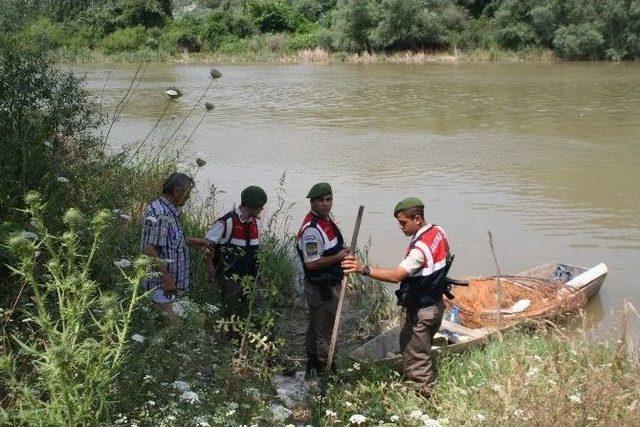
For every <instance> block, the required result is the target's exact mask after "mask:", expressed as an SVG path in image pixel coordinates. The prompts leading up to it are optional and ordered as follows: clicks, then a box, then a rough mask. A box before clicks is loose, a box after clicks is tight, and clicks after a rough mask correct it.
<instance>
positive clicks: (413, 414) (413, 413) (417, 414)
mask: <svg viewBox="0 0 640 427" xmlns="http://www.w3.org/2000/svg"><path fill="white" fill-rule="evenodd" d="M409 417H410V418H413V419H414V420H419V419H420V418H421V417H422V411H411V413H410V414H409Z"/></svg>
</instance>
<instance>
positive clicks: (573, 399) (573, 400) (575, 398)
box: [569, 393, 582, 404]
mask: <svg viewBox="0 0 640 427" xmlns="http://www.w3.org/2000/svg"><path fill="white" fill-rule="evenodd" d="M569 400H570V401H571V403H576V404H578V403H582V397H580V394H579V393H574V394H572V395H571V396H569Z"/></svg>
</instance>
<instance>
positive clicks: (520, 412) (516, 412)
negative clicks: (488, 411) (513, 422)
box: [513, 409, 524, 418]
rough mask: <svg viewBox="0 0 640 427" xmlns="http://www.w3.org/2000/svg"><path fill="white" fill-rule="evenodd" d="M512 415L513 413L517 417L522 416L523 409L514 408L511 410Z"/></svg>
mask: <svg viewBox="0 0 640 427" xmlns="http://www.w3.org/2000/svg"><path fill="white" fill-rule="evenodd" d="M513 415H515V416H516V417H518V418H522V417H524V410H522V409H516V410H515V411H513Z"/></svg>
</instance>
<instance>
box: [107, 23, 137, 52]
mask: <svg viewBox="0 0 640 427" xmlns="http://www.w3.org/2000/svg"><path fill="white" fill-rule="evenodd" d="M146 40H147V30H146V28H144V27H143V26H142V25H139V26H137V27H133V28H123V29H121V30H117V31H115V32H114V33H111V34H109V35H108V36H107V37H105V38H104V39H103V40H102V43H101V44H100V45H101V47H102V50H103V52H104V53H106V54H112V53H117V52H126V51H132V50H136V49H138V48H139V47H141V46H142V45H143V44H144V43H145V41H146Z"/></svg>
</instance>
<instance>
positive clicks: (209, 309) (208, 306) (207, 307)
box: [203, 304, 220, 314]
mask: <svg viewBox="0 0 640 427" xmlns="http://www.w3.org/2000/svg"><path fill="white" fill-rule="evenodd" d="M203 309H204V311H206V312H207V313H211V314H216V313H217V312H219V311H220V309H219V308H218V307H217V306H215V305H213V304H205V305H204V307H203Z"/></svg>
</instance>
